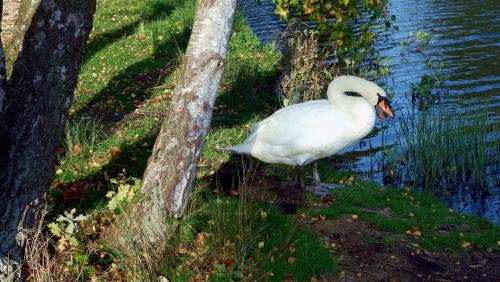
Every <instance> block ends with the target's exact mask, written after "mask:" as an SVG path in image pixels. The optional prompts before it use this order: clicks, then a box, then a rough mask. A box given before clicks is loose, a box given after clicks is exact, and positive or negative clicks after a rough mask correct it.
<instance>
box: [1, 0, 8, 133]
mask: <svg viewBox="0 0 500 282" xmlns="http://www.w3.org/2000/svg"><path fill="white" fill-rule="evenodd" d="M2 2H3V1H2V0H0V23H1V22H2V7H3V3H2ZM1 34H2V26H1V25H0V117H1V116H2V113H3V112H4V104H5V101H6V97H5V82H6V79H7V76H6V72H5V54H4V49H3V46H2V45H3V44H2V36H1ZM0 129H1V128H0Z"/></svg>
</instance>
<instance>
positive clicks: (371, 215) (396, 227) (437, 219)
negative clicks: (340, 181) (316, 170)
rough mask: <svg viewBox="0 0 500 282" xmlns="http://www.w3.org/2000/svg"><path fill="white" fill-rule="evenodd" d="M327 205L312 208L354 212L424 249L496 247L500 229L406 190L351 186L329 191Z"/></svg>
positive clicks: (326, 212)
mask: <svg viewBox="0 0 500 282" xmlns="http://www.w3.org/2000/svg"><path fill="white" fill-rule="evenodd" d="M332 195H333V197H334V198H335V199H336V200H335V202H334V203H333V204H332V206H331V207H330V208H326V209H321V210H318V211H314V212H313V213H312V214H313V216H317V215H319V214H323V215H325V216H326V217H327V218H331V219H335V218H338V217H340V216H341V215H343V214H348V215H349V214H351V215H357V216H359V217H360V218H361V219H363V220H366V221H368V222H370V223H371V224H372V225H373V227H375V228H377V229H379V230H382V231H386V232H388V233H389V234H395V235H400V236H401V235H402V236H408V237H410V238H413V239H414V240H416V241H417V242H419V243H420V245H421V246H422V247H424V248H428V249H448V250H460V249H463V248H464V247H463V245H464V242H468V243H470V244H471V246H474V247H479V248H488V247H491V248H496V249H498V248H500V247H499V246H498V238H500V228H499V227H498V226H496V225H494V224H493V223H490V222H488V221H487V220H485V219H481V218H478V217H472V216H466V215H460V214H458V213H457V212H455V211H453V210H450V209H448V208H446V207H445V206H444V204H443V203H441V202H440V201H439V200H438V199H436V198H435V197H433V196H432V195H431V194H429V193H425V192H415V191H410V190H409V189H396V188H382V187H379V186H376V185H366V184H363V185H362V186H360V185H354V186H353V187H352V188H348V189H344V190H336V191H333V192H332Z"/></svg>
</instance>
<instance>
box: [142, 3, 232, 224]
mask: <svg viewBox="0 0 500 282" xmlns="http://www.w3.org/2000/svg"><path fill="white" fill-rule="evenodd" d="M235 8H236V1H235V0H201V1H199V2H198V6H197V10H196V17H195V23H194V26H193V31H192V34H191V38H190V40H189V45H188V48H187V51H186V57H185V62H184V66H183V72H182V76H181V77H180V80H179V81H178V85H177V87H176V90H175V93H174V96H173V99H172V104H171V108H170V111H169V115H168V117H167V119H166V120H165V121H164V123H163V126H162V128H161V131H160V134H159V136H158V138H157V139H156V143H155V146H154V148H153V152H152V155H151V157H150V159H149V161H148V166H147V169H146V171H145V173H144V182H143V185H142V187H141V191H142V193H144V194H146V195H148V194H150V193H153V194H155V195H157V196H158V199H159V200H160V201H161V204H160V206H161V207H163V208H164V209H165V211H166V212H167V213H168V215H170V216H174V217H179V216H182V214H183V212H184V210H185V207H186V201H187V198H188V195H189V193H190V187H191V184H192V182H193V180H194V178H195V169H196V165H197V162H198V159H199V157H200V153H201V150H202V148H203V144H204V141H205V137H206V135H207V131H208V129H209V127H210V121H211V118H212V109H213V105H214V102H215V97H216V93H217V89H218V88H219V84H220V81H221V79H222V74H223V73H224V60H225V58H226V52H227V45H228V42H229V37H230V35H231V32H232V24H233V17H234V12H235Z"/></svg>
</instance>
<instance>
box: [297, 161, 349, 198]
mask: <svg viewBox="0 0 500 282" xmlns="http://www.w3.org/2000/svg"><path fill="white" fill-rule="evenodd" d="M312 167H313V179H314V185H311V186H308V187H306V189H305V190H307V191H309V192H311V193H313V195H315V196H325V195H328V194H330V191H331V190H333V189H342V188H345V185H341V184H333V183H321V179H320V178H319V173H318V163H317V162H313V163H312Z"/></svg>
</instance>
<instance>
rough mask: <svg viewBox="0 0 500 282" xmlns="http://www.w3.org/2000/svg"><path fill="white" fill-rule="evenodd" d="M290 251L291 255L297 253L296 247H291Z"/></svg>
mask: <svg viewBox="0 0 500 282" xmlns="http://www.w3.org/2000/svg"><path fill="white" fill-rule="evenodd" d="M289 250H290V253H292V254H293V253H295V251H296V250H295V247H294V246H290V248H289Z"/></svg>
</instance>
